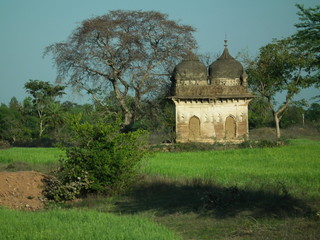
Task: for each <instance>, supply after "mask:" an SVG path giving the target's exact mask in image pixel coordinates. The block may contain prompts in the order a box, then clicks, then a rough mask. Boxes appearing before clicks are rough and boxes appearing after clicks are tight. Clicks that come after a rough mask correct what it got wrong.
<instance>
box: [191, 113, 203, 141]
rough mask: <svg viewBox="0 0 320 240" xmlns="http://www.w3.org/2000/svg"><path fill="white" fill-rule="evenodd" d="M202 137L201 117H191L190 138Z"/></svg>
mask: <svg viewBox="0 0 320 240" xmlns="http://www.w3.org/2000/svg"><path fill="white" fill-rule="evenodd" d="M199 137H200V119H199V118H198V117H196V116H193V117H192V118H190V121H189V139H193V140H194V139H197V138H199Z"/></svg>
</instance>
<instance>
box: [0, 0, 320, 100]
mask: <svg viewBox="0 0 320 240" xmlns="http://www.w3.org/2000/svg"><path fill="white" fill-rule="evenodd" d="M295 3H299V4H304V5H305V6H306V7H311V6H315V5H319V4H320V2H319V0H296V1H291V0H268V1H266V0H157V1H154V0H90V1H89V0H50V1H49V0H0V29H1V33H2V34H1V37H0V103H5V104H7V103H8V102H9V101H10V99H11V98H12V97H13V96H15V97H17V99H18V100H19V101H22V100H23V99H24V98H25V97H26V96H27V94H26V92H25V89H24V88H23V86H24V84H25V82H27V81H28V80H29V79H37V80H43V81H49V82H51V83H54V80H55V77H56V69H55V68H54V67H53V65H52V62H51V59H50V57H45V58H43V56H42V55H43V51H44V48H45V47H46V46H48V45H50V44H53V43H56V42H60V41H64V40H66V39H67V38H68V36H69V35H70V34H71V33H72V31H73V30H74V29H75V28H76V27H77V26H78V25H79V24H80V23H81V22H82V21H83V20H85V19H88V18H91V17H95V16H99V15H103V14H106V13H108V11H110V10H117V9H122V10H144V11H148V10H156V11H160V12H162V13H166V14H168V15H169V18H170V19H172V20H177V21H180V23H182V24H187V25H191V26H193V27H195V28H196V30H197V32H196V33H195V35H194V36H195V38H196V40H197V42H198V45H199V51H198V52H199V53H206V52H211V53H212V54H217V53H220V52H221V51H222V50H223V45H224V42H223V40H224V38H225V36H227V39H228V42H229V51H230V53H231V55H233V56H235V55H236V54H237V53H238V52H239V51H241V50H243V49H247V50H248V52H249V53H250V54H252V55H255V54H257V52H258V50H259V48H260V47H262V46H264V45H266V44H267V43H270V42H271V41H272V39H273V38H283V37H287V36H290V35H291V34H293V33H294V32H295V31H296V29H295V27H294V24H295V23H297V22H298V16H297V14H296V13H297V8H296V7H295ZM319 94H320V93H319V90H318V89H316V90H315V89H313V90H308V91H304V92H303V94H302V97H305V98H307V99H309V98H310V97H312V96H314V95H319ZM66 100H70V101H76V102H80V103H82V99H81V98H79V97H75V96H73V95H72V94H69V95H68V96H67V99H66Z"/></svg>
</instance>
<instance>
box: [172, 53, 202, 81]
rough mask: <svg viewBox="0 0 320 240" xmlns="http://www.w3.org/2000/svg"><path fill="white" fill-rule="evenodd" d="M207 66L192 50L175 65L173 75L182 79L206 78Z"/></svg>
mask: <svg viewBox="0 0 320 240" xmlns="http://www.w3.org/2000/svg"><path fill="white" fill-rule="evenodd" d="M206 76H207V68H206V66H205V65H204V64H203V63H201V62H200V60H199V58H198V56H197V55H195V54H194V53H192V52H190V53H188V54H187V55H186V56H185V58H184V59H183V60H182V61H181V62H180V63H179V64H178V65H177V66H176V67H175V69H174V71H173V77H174V78H176V77H179V78H181V80H184V79H185V80H188V79H190V78H195V79H196V78H206Z"/></svg>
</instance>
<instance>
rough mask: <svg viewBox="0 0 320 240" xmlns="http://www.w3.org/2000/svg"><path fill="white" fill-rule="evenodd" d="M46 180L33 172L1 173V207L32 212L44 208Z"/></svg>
mask: <svg viewBox="0 0 320 240" xmlns="http://www.w3.org/2000/svg"><path fill="white" fill-rule="evenodd" d="M44 178H45V175H43V174H41V173H37V172H33V171H24V172H0V205H2V206H6V207H8V208H11V209H21V210H31V211H33V210H38V209H41V208H43V207H44V198H43V196H42V190H43V185H44V183H43V179H44Z"/></svg>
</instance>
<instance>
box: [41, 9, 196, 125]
mask: <svg viewBox="0 0 320 240" xmlns="http://www.w3.org/2000/svg"><path fill="white" fill-rule="evenodd" d="M193 31H194V29H193V28H192V27H190V26H187V25H181V24H178V23H176V22H174V21H172V20H169V19H168V16H167V15H165V14H161V13H159V12H155V11H149V12H143V11H121V10H118V11H111V12H109V13H108V14H106V15H103V16H99V17H94V18H91V19H88V20H85V21H83V22H82V24H81V25H80V26H79V27H78V28H77V29H76V30H75V31H74V32H73V33H72V35H71V36H70V38H69V39H68V40H67V41H65V42H61V43H56V44H53V45H51V46H49V47H47V48H46V52H45V54H47V53H51V54H52V55H53V59H54V61H55V64H56V66H57V69H58V73H59V75H58V78H57V79H59V80H62V81H64V82H66V84H68V85H70V86H72V87H74V88H75V89H77V90H82V91H85V92H86V93H88V94H90V95H91V96H92V98H93V99H94V100H95V102H97V103H99V104H100V105H101V106H104V107H106V101H105V98H106V96H108V94H109V93H110V92H111V91H113V92H114V94H115V98H116V100H117V102H118V103H119V105H120V108H121V111H122V114H123V116H124V125H127V126H128V125H132V124H133V123H134V121H135V120H136V119H138V118H139V117H140V116H139V114H138V113H139V112H141V111H140V108H141V103H142V101H143V100H146V99H150V98H153V97H154V96H155V95H157V93H158V91H159V90H160V89H161V88H162V86H163V84H165V83H166V82H168V81H169V75H170V73H171V71H172V70H173V69H172V68H173V67H174V66H175V62H176V61H177V60H179V59H180V58H181V57H182V56H183V55H184V54H185V53H186V52H187V51H190V49H193V48H194V47H195V40H194V38H193V37H192V32H193ZM128 96H131V99H132V101H130V104H131V105H130V106H129V105H128V102H127V99H128Z"/></svg>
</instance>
